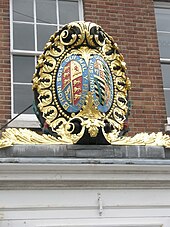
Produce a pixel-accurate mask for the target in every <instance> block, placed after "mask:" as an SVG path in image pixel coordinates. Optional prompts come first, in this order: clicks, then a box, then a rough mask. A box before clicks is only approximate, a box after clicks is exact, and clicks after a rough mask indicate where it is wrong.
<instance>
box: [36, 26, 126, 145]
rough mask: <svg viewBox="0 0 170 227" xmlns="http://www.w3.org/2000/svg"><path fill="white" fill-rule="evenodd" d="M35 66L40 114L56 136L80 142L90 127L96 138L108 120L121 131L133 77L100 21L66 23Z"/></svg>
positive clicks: (55, 34) (42, 121)
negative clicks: (97, 22)
mask: <svg viewBox="0 0 170 227" xmlns="http://www.w3.org/2000/svg"><path fill="white" fill-rule="evenodd" d="M36 69H37V71H36V72H35V74H34V76H33V86H32V88H33V90H34V94H35V104H36V106H37V108H38V110H39V115H40V116H41V117H39V116H38V118H39V119H41V125H43V124H44V123H45V122H47V123H48V127H49V128H50V130H51V132H52V133H53V134H55V136H56V137H57V138H58V137H59V138H61V139H62V137H66V138H67V140H74V141H73V143H76V142H77V141H78V140H79V139H81V137H82V136H83V133H84V132H85V130H87V131H88V133H89V135H90V137H96V136H97V135H98V133H99V131H100V129H102V130H105V128H106V127H105V124H106V122H107V124H109V127H110V129H109V132H110V131H112V130H117V131H120V130H122V128H123V122H124V120H125V119H126V117H127V108H128V107H127V94H128V90H129V89H130V80H129V79H128V78H127V76H126V72H125V71H126V63H125V62H124V58H123V56H122V55H121V53H120V51H119V48H118V46H117V44H116V43H115V42H114V40H113V38H112V37H110V36H109V35H108V34H107V33H106V32H104V30H103V29H102V28H101V27H100V26H98V25H96V24H94V23H90V22H72V23H69V24H67V25H65V26H64V27H63V28H62V29H61V30H59V31H57V32H55V33H54V34H53V35H52V36H51V37H50V39H49V41H48V42H47V44H46V45H45V48H44V53H43V54H42V55H41V56H40V57H39V59H38V64H37V67H36ZM90 103H91V104H90ZM86 114H87V116H86ZM77 121H78V122H77ZM77 125H78V126H77ZM76 127H77V128H76ZM104 135H105V134H104Z"/></svg>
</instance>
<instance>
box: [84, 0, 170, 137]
mask: <svg viewBox="0 0 170 227" xmlns="http://www.w3.org/2000/svg"><path fill="white" fill-rule="evenodd" d="M84 11H85V21H93V22H95V23H97V24H99V25H101V26H102V27H103V29H104V30H105V31H106V32H107V33H108V34H109V35H111V36H112V37H113V38H114V40H115V42H116V43H117V44H118V46H119V48H120V51H121V52H122V54H123V55H124V58H125V61H126V63H127V68H128V70H127V74H128V76H129V77H130V79H131V81H132V89H131V92H130V99H131V100H132V102H133V107H132V111H131V115H130V118H129V124H130V128H131V134H132V133H133V134H134V133H136V132H144V131H146V132H157V131H163V130H164V124H165V123H166V112H165V103H164V94H163V85H162V76H161V69H160V61H159V50H158V43H157V34H156V24H155V15H154V5H153V1H152V0H135V1H134V0H119V1H118V0H102V1H101V0H92V1H91V0H85V1H84Z"/></svg>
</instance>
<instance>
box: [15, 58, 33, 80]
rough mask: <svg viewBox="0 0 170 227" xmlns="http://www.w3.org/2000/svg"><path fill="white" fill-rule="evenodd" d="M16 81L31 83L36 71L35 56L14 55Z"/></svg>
mask: <svg viewBox="0 0 170 227" xmlns="http://www.w3.org/2000/svg"><path fill="white" fill-rule="evenodd" d="M13 60H14V61H13V62H14V82H19V83H31V80H32V76H33V73H34V71H35V57H32V56H14V57H13Z"/></svg>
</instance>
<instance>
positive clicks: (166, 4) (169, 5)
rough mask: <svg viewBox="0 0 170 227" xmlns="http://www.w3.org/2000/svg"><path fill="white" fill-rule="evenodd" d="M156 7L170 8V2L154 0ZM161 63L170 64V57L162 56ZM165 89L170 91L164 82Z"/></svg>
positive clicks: (168, 120)
mask: <svg viewBox="0 0 170 227" xmlns="http://www.w3.org/2000/svg"><path fill="white" fill-rule="evenodd" d="M156 8H162V9H169V10H170V2H166V1H165V2H160V1H154V9H156ZM155 19H156V15H155ZM158 33H159V31H158V30H157V34H158ZM157 37H158V36H157ZM158 44H159V41H158ZM160 63H161V65H162V64H168V65H170V58H162V57H160ZM162 77H163V73H162ZM163 89H164V91H165V90H168V91H170V88H166V87H164V84H163ZM165 101H166V100H165ZM167 122H168V125H170V117H168V116H167Z"/></svg>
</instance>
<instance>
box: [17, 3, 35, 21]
mask: <svg viewBox="0 0 170 227" xmlns="http://www.w3.org/2000/svg"><path fill="white" fill-rule="evenodd" d="M13 16H14V20H15V21H27V22H33V21H34V16H33V0H13Z"/></svg>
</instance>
